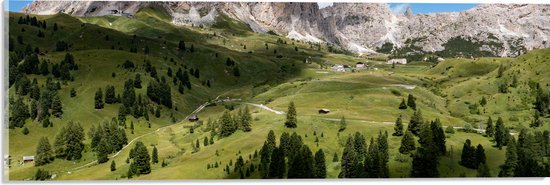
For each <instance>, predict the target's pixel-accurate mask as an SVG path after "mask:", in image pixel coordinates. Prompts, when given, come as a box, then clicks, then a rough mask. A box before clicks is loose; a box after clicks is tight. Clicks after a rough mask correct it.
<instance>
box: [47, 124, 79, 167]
mask: <svg viewBox="0 0 550 185" xmlns="http://www.w3.org/2000/svg"><path fill="white" fill-rule="evenodd" d="M83 141H84V129H83V128H82V126H80V124H79V123H75V122H73V121H69V123H67V125H65V126H64V127H62V128H61V130H59V132H58V133H57V135H56V137H55V142H54V148H55V149H54V150H55V156H56V157H58V158H64V159H66V160H78V159H80V158H82V151H83V150H84V143H83Z"/></svg>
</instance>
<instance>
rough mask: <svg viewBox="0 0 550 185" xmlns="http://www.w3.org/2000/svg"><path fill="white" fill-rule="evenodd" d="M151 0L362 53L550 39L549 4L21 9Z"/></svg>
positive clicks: (193, 20) (508, 49)
mask: <svg viewBox="0 0 550 185" xmlns="http://www.w3.org/2000/svg"><path fill="white" fill-rule="evenodd" d="M152 4H155V5H160V6H162V7H165V8H166V9H167V11H168V12H169V13H170V14H171V15H172V19H173V20H172V23H174V24H179V25H187V24H195V25H197V24H201V25H205V26H208V25H211V24H213V23H214V22H215V21H216V17H217V16H218V15H219V14H220V13H223V14H226V15H227V16H229V17H231V18H233V19H237V20H240V21H242V22H244V23H246V24H248V25H249V26H250V28H251V29H252V30H253V31H255V32H260V33H265V32H269V31H272V32H274V33H276V34H278V35H281V36H286V37H289V38H293V39H297V40H302V41H308V42H328V43H332V44H336V45H339V46H341V47H342V48H344V49H347V50H349V51H353V52H356V53H358V54H363V53H374V52H375V51H374V50H375V49H376V48H377V47H380V46H382V45H383V44H385V43H392V44H393V45H394V46H396V47H411V48H417V49H418V48H419V50H420V51H419V52H433V51H440V50H444V49H445V44H446V43H447V42H449V41H450V40H451V39H456V38H461V39H465V40H469V41H472V42H478V43H480V44H481V45H482V46H481V47H480V50H485V51H489V52H491V53H493V55H497V56H515V55H517V54H519V53H520V52H521V51H522V50H530V49H536V48H545V47H550V42H548V39H549V38H550V27H548V26H547V25H550V5H532V4H529V5H525V4H481V5H478V6H476V7H474V8H472V9H470V10H467V11H464V12H449V13H430V14H416V15H414V14H413V12H412V10H411V8H410V7H407V9H406V11H405V13H404V14H395V13H393V12H392V11H391V10H390V9H389V7H388V5H387V4H383V3H376V4H371V3H334V4H333V5H332V6H329V7H326V8H323V9H319V6H318V5H317V3H306V2H182V1H178V2H132V1H120V2H116V1H34V2H33V3H32V4H31V5H29V6H27V7H25V8H24V9H23V12H25V13H31V14H55V13H59V12H62V13H67V14H70V15H73V16H101V15H129V16H131V15H133V14H135V13H136V12H137V11H138V10H139V9H140V8H142V7H145V6H149V5H152Z"/></svg>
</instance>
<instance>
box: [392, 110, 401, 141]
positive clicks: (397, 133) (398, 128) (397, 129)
mask: <svg viewBox="0 0 550 185" xmlns="http://www.w3.org/2000/svg"><path fill="white" fill-rule="evenodd" d="M393 130H394V132H393V134H392V135H393V136H402V135H403V121H402V120H401V115H399V117H397V120H395V127H393Z"/></svg>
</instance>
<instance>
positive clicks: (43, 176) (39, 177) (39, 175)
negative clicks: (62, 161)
mask: <svg viewBox="0 0 550 185" xmlns="http://www.w3.org/2000/svg"><path fill="white" fill-rule="evenodd" d="M51 177H52V174H50V172H49V171H47V170H43V169H40V168H38V170H36V173H35V174H34V177H33V180H35V181H45V180H48V179H50V178H51Z"/></svg>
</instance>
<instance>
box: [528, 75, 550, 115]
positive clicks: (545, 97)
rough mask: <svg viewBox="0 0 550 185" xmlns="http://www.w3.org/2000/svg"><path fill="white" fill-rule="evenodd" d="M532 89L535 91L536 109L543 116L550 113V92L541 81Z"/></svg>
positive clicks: (534, 103)
mask: <svg viewBox="0 0 550 185" xmlns="http://www.w3.org/2000/svg"><path fill="white" fill-rule="evenodd" d="M532 90H533V91H534V92H535V102H533V105H534V106H535V110H536V111H538V113H540V114H541V115H543V116H546V115H547V114H550V92H545V91H544V90H543V89H542V87H541V85H540V83H537V84H536V85H535V86H534V87H532Z"/></svg>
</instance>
